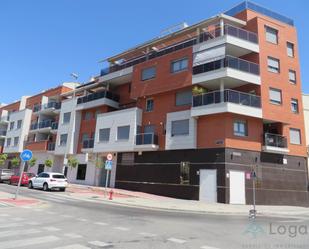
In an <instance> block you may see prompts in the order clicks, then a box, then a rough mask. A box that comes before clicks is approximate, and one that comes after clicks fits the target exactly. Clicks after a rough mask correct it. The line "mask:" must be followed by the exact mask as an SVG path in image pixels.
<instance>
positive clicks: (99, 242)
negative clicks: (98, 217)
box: [88, 240, 111, 247]
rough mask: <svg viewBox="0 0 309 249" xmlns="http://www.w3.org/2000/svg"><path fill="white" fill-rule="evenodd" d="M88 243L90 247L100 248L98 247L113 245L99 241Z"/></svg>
mask: <svg viewBox="0 0 309 249" xmlns="http://www.w3.org/2000/svg"><path fill="white" fill-rule="evenodd" d="M88 243H89V244H90V245H93V246H98V247H107V246H111V244H109V243H105V242H102V241H98V240H95V241H89V242H88Z"/></svg>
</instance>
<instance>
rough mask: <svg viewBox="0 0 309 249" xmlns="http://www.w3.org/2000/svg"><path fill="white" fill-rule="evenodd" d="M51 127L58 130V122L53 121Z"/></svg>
mask: <svg viewBox="0 0 309 249" xmlns="http://www.w3.org/2000/svg"><path fill="white" fill-rule="evenodd" d="M51 128H52V130H58V122H53V123H52V126H51Z"/></svg>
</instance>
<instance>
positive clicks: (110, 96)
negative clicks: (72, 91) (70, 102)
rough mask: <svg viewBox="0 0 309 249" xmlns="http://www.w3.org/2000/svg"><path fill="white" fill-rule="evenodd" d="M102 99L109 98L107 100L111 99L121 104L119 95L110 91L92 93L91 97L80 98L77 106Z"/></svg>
mask: <svg viewBox="0 0 309 249" xmlns="http://www.w3.org/2000/svg"><path fill="white" fill-rule="evenodd" d="M102 98H107V99H111V100H114V101H116V102H119V95H118V94H115V93H112V92H109V91H102V92H96V93H91V94H89V95H86V96H83V97H80V98H78V99H77V104H83V103H87V102H90V101H94V100H97V99H102Z"/></svg>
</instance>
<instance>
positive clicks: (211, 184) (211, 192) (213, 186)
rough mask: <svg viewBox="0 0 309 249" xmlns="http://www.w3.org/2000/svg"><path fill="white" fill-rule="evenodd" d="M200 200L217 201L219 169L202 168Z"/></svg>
mask: <svg viewBox="0 0 309 249" xmlns="http://www.w3.org/2000/svg"><path fill="white" fill-rule="evenodd" d="M200 201H206V202H210V203H215V202H217V170H215V169H201V170H200Z"/></svg>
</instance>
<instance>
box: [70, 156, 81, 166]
mask: <svg viewBox="0 0 309 249" xmlns="http://www.w3.org/2000/svg"><path fill="white" fill-rule="evenodd" d="M78 163H79V162H78V160H77V159H76V158H75V157H73V156H70V157H69V158H68V165H69V167H70V168H71V169H73V168H76V167H77V165H78Z"/></svg>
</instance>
